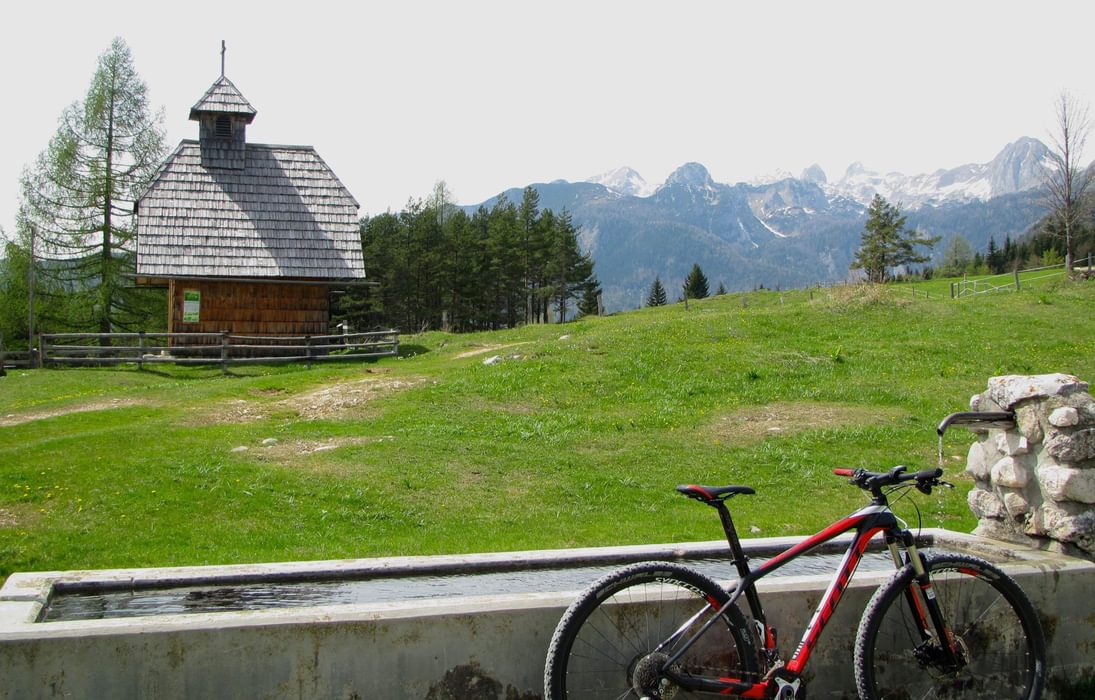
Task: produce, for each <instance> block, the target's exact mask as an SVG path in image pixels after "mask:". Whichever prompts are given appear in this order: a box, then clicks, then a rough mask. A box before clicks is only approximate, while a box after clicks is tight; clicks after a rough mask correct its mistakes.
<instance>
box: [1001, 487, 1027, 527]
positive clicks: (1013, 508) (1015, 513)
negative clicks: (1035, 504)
mask: <svg viewBox="0 0 1095 700" xmlns="http://www.w3.org/2000/svg"><path fill="white" fill-rule="evenodd" d="M1004 508H1006V509H1007V511H1008V515H1010V516H1011V517H1013V518H1015V519H1016V520H1019V519H1020V518H1022V517H1023V516H1024V515H1026V514H1027V513H1029V512H1030V503H1029V502H1028V501H1027V499H1026V498H1025V497H1024V496H1023V494H1021V493H1018V492H1016V491H1009V492H1008V493H1005V494H1004Z"/></svg>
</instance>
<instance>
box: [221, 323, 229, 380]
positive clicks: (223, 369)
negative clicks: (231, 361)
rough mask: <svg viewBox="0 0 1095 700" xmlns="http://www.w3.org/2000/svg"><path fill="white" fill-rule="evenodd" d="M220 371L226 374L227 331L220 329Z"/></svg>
mask: <svg viewBox="0 0 1095 700" xmlns="http://www.w3.org/2000/svg"><path fill="white" fill-rule="evenodd" d="M221 372H222V373H224V374H228V331H221Z"/></svg>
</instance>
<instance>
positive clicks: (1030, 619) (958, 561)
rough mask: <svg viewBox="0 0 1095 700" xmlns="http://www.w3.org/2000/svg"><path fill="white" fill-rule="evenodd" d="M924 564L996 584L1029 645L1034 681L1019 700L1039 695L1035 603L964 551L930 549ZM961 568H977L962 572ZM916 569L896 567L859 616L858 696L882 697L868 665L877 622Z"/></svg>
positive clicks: (1041, 669) (1040, 651) (1041, 649)
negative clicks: (945, 551) (941, 551)
mask: <svg viewBox="0 0 1095 700" xmlns="http://www.w3.org/2000/svg"><path fill="white" fill-rule="evenodd" d="M923 561H924V565H925V568H926V569H927V570H928V571H929V573H931V572H935V571H945V570H955V571H957V572H959V573H961V574H962V575H969V576H971V577H975V578H981V577H982V576H983V577H986V578H985V580H986V581H991V582H987V583H986V585H991V586H992V587H993V588H995V589H996V590H997V591H998V592H999V593H1000V594H1001V595H1002V596H1003V598H1004V599H1005V600H1006V601H1007V602H1008V603H1010V604H1011V606H1012V608H1013V610H1014V612H1015V613H1016V616H1017V618H1018V619H1019V621H1020V622H1021V623H1022V626H1023V628H1024V631H1025V633H1026V636H1027V639H1028V640H1029V643H1030V646H1031V654H1032V656H1033V658H1032V659H1031V662H1032V663H1033V664H1034V667H1035V672H1034V678H1033V682H1032V683H1031V686H1030V688H1028V689H1027V692H1026V693H1025V694H1024V695H1023V696H1022V698H1021V700H1037V699H1038V698H1040V697H1041V694H1042V690H1043V687H1044V683H1045V656H1046V651H1045V639H1044V637H1043V635H1042V628H1041V624H1040V623H1039V621H1038V615H1037V613H1036V612H1035V610H1034V606H1033V605H1032V604H1031V602H1030V600H1029V599H1028V598H1027V596H1026V594H1025V593H1023V590H1022V588H1020V587H1019V585H1018V584H1017V583H1015V581H1014V580H1013V579H1012V578H1011V577H1010V576H1008V575H1007V574H1006V573H1004V572H1003V571H1002V570H1000V569H999V568H998V567H996V566H994V565H993V564H990V563H989V562H987V561H985V560H984V559H981V558H980V557H975V556H971V555H966V554H951V553H933V554H928V555H926V556H924V557H923ZM963 570H965V571H969V572H976V573H977V574H980V575H981V576H975V575H974V573H969V574H965V573H963ZM915 575H916V574H915V571H914V570H913V567H912V564H906V565H905V566H904V567H903V568H901V569H899V570H898V571H897V572H896V573H895V574H894V575H893V576H892V577H890V579H889V580H888V581H887V582H886V583H884V584H883V585H882V586H880V587H879V588H878V590H877V591H875V593H874V595H873V596H872V597H871V599H870V601H869V602H868V603H867V607H866V609H865V610H864V612H863V616H862V618H861V619H860V624H859V629H858V631H857V633H856V640H855V649H854V664H855V678H856V686H857V690H858V692H859V697H860V698H861V700H882V696H880V695H879V694H878V693H877V692H876V690H875V688H874V687H873V683H872V678H873V670H872V669H871V668H870V665H871V663H872V661H873V656H874V648H873V647H874V645H875V641H876V640H875V637H876V634H877V632H878V626H879V625H881V624H882V620H883V618H884V616H885V614H886V612H887V611H888V610H889V608H890V606H891V605H902V604H903V603H902V601H900V600H896V599H897V598H899V597H901V596H903V593H904V591H905V590H906V589H907V588H908V587H909V586H910V585H915V582H914V578H915Z"/></svg>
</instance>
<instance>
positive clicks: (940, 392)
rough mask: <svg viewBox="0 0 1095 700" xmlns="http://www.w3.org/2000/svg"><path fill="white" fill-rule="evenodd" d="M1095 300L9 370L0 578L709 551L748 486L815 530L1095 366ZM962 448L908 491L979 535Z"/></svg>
mask: <svg viewBox="0 0 1095 700" xmlns="http://www.w3.org/2000/svg"><path fill="white" fill-rule="evenodd" d="M1093 309H1095V284H1090V283H1087V284H1085V283H1075V284H1068V283H1053V284H1043V285H1041V286H1040V287H1038V288H1036V289H1032V290H1024V291H1023V292H1020V293H1013V294H998V295H993V296H991V297H981V298H976V299H970V300H961V301H952V300H950V299H949V298H944V297H943V296H942V295H935V294H933V295H932V297H931V298H928V299H925V298H923V296H920V297H914V295H913V294H911V293H909V290H908V289H907V288H903V287H892V288H870V287H848V288H834V289H815V290H796V291H787V292H782V293H781V292H763V291H762V292H754V293H748V294H735V295H728V296H722V297H717V298H713V299H707V300H704V301H701V302H695V301H693V302H691V303H690V305H689V308H688V309H687V310H686V309H685V308H684V306H683V305H681V304H677V305H673V306H668V307H662V308H658V309H643V310H640V311H635V312H630V313H624V314H619V315H616V316H612V317H607V318H590V319H586V320H582V321H578V322H575V323H570V324H566V325H562V326H531V327H525V328H519V329H515V330H511V331H503V332H496V333H481V334H470V335H459V336H457V335H447V334H442V333H427V334H423V335H415V336H404V338H403V356H402V357H400V358H391V359H386V360H382V361H379V362H375V363H372V364H368V365H361V364H345V365H337V366H334V365H327V366H322V367H318V368H315V369H312V370H306V369H304V368H303V367H251V368H248V369H246V370H240V371H239V372H238V373H236V374H233V375H230V376H222V375H221V374H220V372H219V370H216V369H182V368H179V369H166V370H162V369H157V370H155V371H149V370H145V371H137V370H136V369H135V368H117V369H46V370H35V371H14V372H9V373H8V376H6V377H0V577H3V576H6V575H8V574H10V573H11V572H13V571H31V570H53V569H73V568H106V567H129V566H165V565H183V564H213V563H217V564H222V563H237V562H257V561H281V560H294V559H329V558H343V557H361V556H375V555H398V554H432V553H442V552H478V551H500V550H520V549H538V548H555V547H569V546H575V545H582V546H585V545H608V544H623V543H640V542H671V541H688V540H706V539H716V538H718V537H719V536H720V529H719V525H718V522H717V518H716V517H714V514H713V512H711V511H710V510H709V509H706V508H702V507H701V506H699V505H698V504H696V503H694V502H692V501H688V500H686V499H683V498H681V497H679V496H677V495H676V494H675V493H674V491H673V486H674V485H676V484H677V483H680V482H694V483H711V484H714V483H720V484H721V483H742V484H749V485H752V486H754V487H755V488H756V489H757V495H756V496H753V497H742V498H739V499H737V500H736V501H735V502H734V503H733V506H734V508H733V511H734V512H735V514H736V518H737V521H738V524H739V528H741V529H742V530H743V532H745V533H752V534H754V535H756V536H774V535H787V534H796V533H807V532H809V531H813V530H815V529H817V528H819V527H821V526H823V525H825V524H827V523H828V522H829V521H830V520H832V519H834V518H836V517H838V516H840V515H843V514H844V513H846V512H848V511H850V510H851V509H853V508H855V507H857V506H858V505H859V504H860V503H862V502H863V496H862V494H861V492H859V491H857V490H855V489H852V488H850V487H848V486H847V485H846V483H845V482H844V481H843V480H841V479H839V478H836V477H833V476H831V475H830V474H829V470H830V469H831V468H833V467H837V466H864V467H873V468H888V467H890V466H892V465H894V464H898V463H904V464H907V465H909V466H910V467H911V468H927V467H929V466H932V465H934V464H935V462H936V440H935V433H934V425H935V424H936V422H937V421H938V420H939V419H940V418H942V417H943V416H944V415H945V414H947V413H949V412H952V411H957V410H964V409H966V407H967V402H968V400H969V397H970V396H971V395H972V394H974V393H978V392H980V391H982V390H983V389H984V388H985V385H986V381H987V379H988V378H989V377H990V376H994V375H1000V374H1040V373H1047V372H1067V373H1071V374H1076V375H1078V376H1080V377H1081V378H1082V379H1087V380H1091V379H1092V378H1095V314H1093V313H1092V310H1093ZM494 356H498V358H499V359H498V361H497V362H495V363H492V364H485V363H484V360H485V359H487V358H490V357H494ZM969 443H970V437H969V435H968V434H963V433H961V432H956V433H955V434H954V435H951V436H948V441H947V445H946V455H947V467H946V468H947V472H948V474H949V478H950V479H951V480H952V481H954V482H955V483H957V484H958V486H959V488H958V489H957V490H956V491H954V492H947V493H937V494H933V495H932V496H928V497H924V496H918V497H917V498H916V499H915V500H916V502H917V503H918V504H919V507H920V513H921V515H922V521H923V524H924V526H926V527H927V526H943V527H949V528H953V529H956V530H966V531H968V530H969V529H971V528H972V527H973V525H974V521H973V518H972V516H971V515H970V513H969V511H968V509H967V507H966V504H965V492H966V491H967V490H968V488H969V485H970V482H969V481H968V479H966V478H965V477H964V475H963V473H962V468H963V464H964V455H965V453H966V450H967V448H968V445H969ZM899 514H901V515H903V516H904V517H905V518H906V519H907V520H909V521H910V522H911V523H912V524H913V525H915V524H916V523H917V522H918V518H917V513H916V511H914V510H912V508H911V505H909V503H908V502H907V501H906V502H903V503H902V504H901V507H899Z"/></svg>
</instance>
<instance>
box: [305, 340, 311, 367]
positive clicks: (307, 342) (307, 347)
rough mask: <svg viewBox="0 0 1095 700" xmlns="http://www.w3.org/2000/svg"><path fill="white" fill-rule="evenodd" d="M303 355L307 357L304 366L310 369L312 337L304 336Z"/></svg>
mask: <svg viewBox="0 0 1095 700" xmlns="http://www.w3.org/2000/svg"><path fill="white" fill-rule="evenodd" d="M304 346H305V347H304V354H305V355H306V356H307V358H308V359H307V360H306V364H305V366H306V367H307V368H308V369H312V336H310V335H306V336H304Z"/></svg>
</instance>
